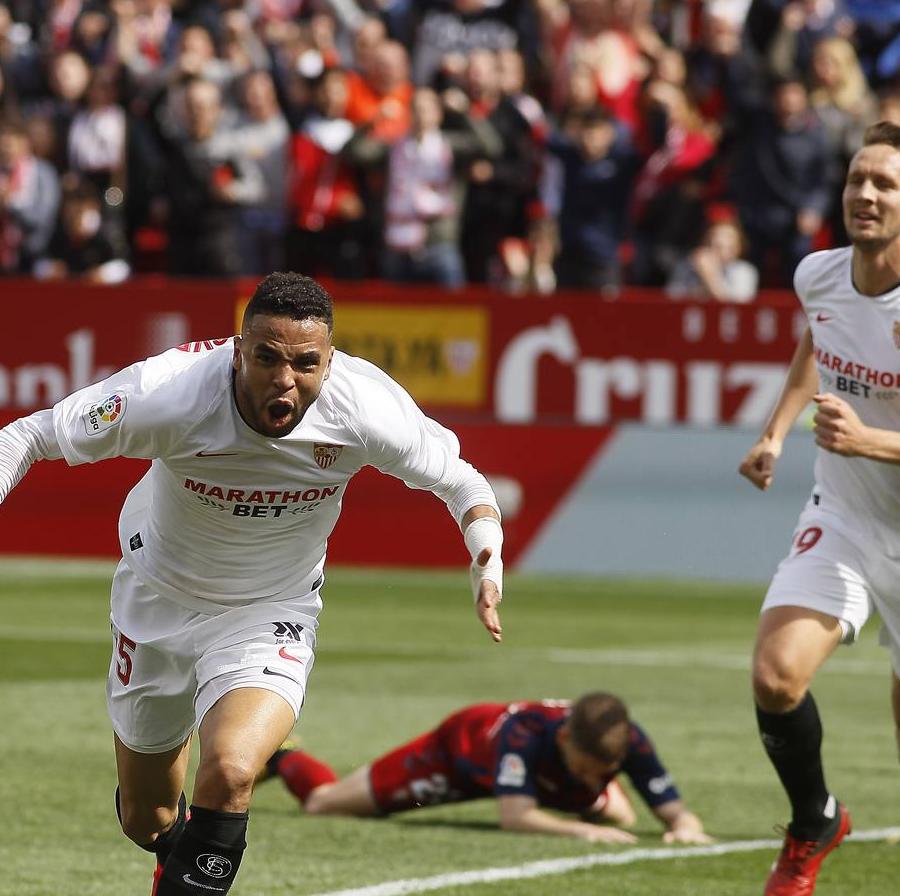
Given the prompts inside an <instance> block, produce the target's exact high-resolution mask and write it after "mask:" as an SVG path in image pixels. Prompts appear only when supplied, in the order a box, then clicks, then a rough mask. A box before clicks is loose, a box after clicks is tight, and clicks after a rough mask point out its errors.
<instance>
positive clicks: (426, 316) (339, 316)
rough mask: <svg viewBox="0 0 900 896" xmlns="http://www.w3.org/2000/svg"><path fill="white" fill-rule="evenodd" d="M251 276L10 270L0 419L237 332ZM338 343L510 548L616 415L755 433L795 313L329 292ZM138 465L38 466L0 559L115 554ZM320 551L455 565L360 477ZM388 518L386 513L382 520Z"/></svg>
mask: <svg viewBox="0 0 900 896" xmlns="http://www.w3.org/2000/svg"><path fill="white" fill-rule="evenodd" d="M252 287H253V284H252V283H230V282H223V283H208V282H199V283H193V282H185V281H181V282H173V281H168V280H150V281H140V280H139V281H134V282H130V283H128V284H125V285H123V286H120V287H95V286H87V285H81V284H70V283H66V284H36V283H33V282H30V281H5V283H4V286H3V296H4V316H5V321H6V326H7V337H6V339H5V340H4V342H3V348H2V350H0V424H3V423H6V422H8V421H9V420H11V419H14V418H16V417H19V416H22V415H24V414H27V413H30V412H32V411H34V410H37V409H39V408H42V407H48V406H50V405H52V404H53V403H54V402H55V401H58V400H59V399H60V398H62V397H63V396H64V395H66V394H68V393H70V392H72V391H74V390H76V389H78V388H80V387H82V386H84V385H87V384H88V383H91V382H94V381H96V380H98V379H102V378H103V377H104V376H105V375H107V374H108V373H109V372H111V371H113V370H116V369H118V368H120V367H123V366H126V365H127V364H129V363H131V362H132V361H134V360H137V359H140V358H143V357H146V356H148V355H151V354H155V353H157V352H159V351H162V350H164V349H166V348H168V347H171V346H173V345H178V344H180V343H183V342H187V341H192V340H204V339H212V338H217V337H221V336H227V335H229V334H230V333H232V332H234V329H235V327H236V321H237V319H238V317H239V314H240V311H241V308H242V306H243V302H244V301H245V300H246V297H247V296H248V295H249V293H250V292H251V291H252ZM332 291H333V294H334V296H335V300H336V342H337V344H338V346H339V347H343V348H346V349H348V350H350V351H353V352H355V353H359V354H363V355H365V356H367V357H369V358H370V359H371V360H373V361H375V362H376V363H378V364H380V366H383V367H384V368H385V369H386V370H387V371H388V372H389V373H391V374H392V375H393V376H395V378H397V379H398V380H399V381H400V382H401V383H403V384H404V385H405V386H406V387H407V388H408V389H409V390H410V391H411V392H412V394H413V395H414V397H416V398H417V400H418V401H419V402H420V404H422V405H423V407H425V408H426V410H428V411H429V412H430V413H432V414H434V415H435V416H436V417H438V418H439V419H441V420H442V421H444V422H446V423H447V424H448V425H450V426H451V427H452V428H453V429H454V430H455V431H457V433H458V434H459V435H460V440H461V443H462V446H463V453H464V455H465V456H466V457H467V458H468V459H469V460H471V461H472V462H473V463H474V464H475V465H476V466H477V467H479V468H480V469H482V470H483V471H484V472H485V473H486V474H487V475H488V476H489V477H490V478H491V480H492V482H493V483H494V485H495V488H496V489H497V491H498V493H500V494H502V496H503V497H502V500H503V502H504V506H505V509H506V511H507V515H506V531H507V557H508V559H509V560H510V561H512V562H514V561H515V558H516V557H517V556H518V555H519V554H520V553H521V552H522V551H523V550H524V549H525V548H526V547H527V545H528V543H529V542H530V540H531V539H532V538H533V537H534V536H535V534H536V533H537V532H538V531H539V530H540V528H541V526H542V524H543V522H544V521H545V520H546V519H547V517H548V515H549V514H550V513H551V512H552V510H553V508H554V506H556V504H557V503H558V502H559V501H561V500H562V499H563V498H564V497H565V495H566V494H567V491H568V490H569V489H571V488H572V486H573V484H574V483H575V482H576V480H577V478H578V475H579V473H580V472H581V470H582V469H583V468H584V466H585V465H586V464H587V463H588V462H589V460H590V459H591V458H592V457H594V456H595V455H596V453H597V452H598V451H600V450H602V446H603V444H604V442H605V440H606V438H607V436H608V434H609V431H610V429H609V427H611V426H613V425H615V424H616V423H619V422H622V421H642V422H644V423H646V424H649V425H657V426H668V425H672V424H688V425H720V424H740V425H750V426H757V425H759V424H760V422H761V421H762V420H763V419H764V418H765V416H766V414H767V413H768V411H769V409H770V408H771V406H772V404H773V402H774V400H775V397H776V396H777V392H778V388H779V386H780V383H781V380H782V377H783V374H784V370H785V366H786V364H787V362H788V360H789V358H790V355H791V352H792V350H793V346H794V344H795V342H796V339H797V336H798V335H799V328H800V327H802V325H803V319H802V315H801V314H800V313H799V311H798V308H797V305H796V302H795V300H793V298H792V297H791V296H790V295H789V294H775V295H771V296H766V297H763V300H762V301H761V302H759V303H756V304H754V305H752V306H724V305H718V304H715V303H709V304H702V303H699V304H698V303H675V302H669V301H666V300H665V299H664V298H663V297H662V296H661V295H660V294H658V293H653V292H643V293H641V292H637V293H633V294H632V293H629V294H627V295H626V297H625V298H624V299H623V300H620V301H615V302H610V301H604V300H600V299H597V298H595V297H593V296H590V295H587V294H584V295H574V294H570V295H559V296H555V297H553V298H550V299H539V298H533V299H532V298H525V299H520V298H510V297H508V296H504V295H497V294H495V293H490V292H487V291H478V290H470V291H466V292H464V293H453V294H448V293H442V292H441V291H439V290H434V289H429V290H422V289H417V288H409V287H407V288H398V287H394V286H389V285H386V284H365V285H357V284H352V285H351V284H334V285H333V288H332ZM144 468H145V463H144V462H141V461H128V460H117V461H109V462H105V463H102V464H98V465H97V466H95V467H82V468H78V469H74V470H73V469H68V468H67V467H66V466H65V464H64V463H62V462H56V463H44V464H38V465H36V466H35V467H34V468H33V469H32V471H31V473H30V474H29V476H28V477H27V478H26V480H25V481H24V482H23V483H22V484H21V485H20V486H18V487H17V488H16V489H15V491H14V492H13V493H12V494H11V495H10V497H9V498H8V499H7V501H6V503H5V504H4V505H3V508H2V510H0V553H7V554H11V553H39V554H73V555H78V554H82V555H99V556H103V555H114V554H115V553H116V552H117V545H116V534H115V533H116V517H117V514H118V509H119V506H120V504H121V501H122V499H123V497H124V495H125V493H126V491H127V489H128V488H129V487H130V485H131V484H132V483H133V482H134V481H135V480H136V479H137V478H138V477H139V476H140V475H141V473H142V471H143V469H144ZM346 506H347V510H348V512H346V513H345V514H344V517H343V518H342V520H341V523H340V524H339V526H338V529H337V531H336V533H335V537H334V539H333V541H332V542H331V545H330V556H331V558H332V559H333V560H335V561H338V562H355V563H367V564H391V563H395V562H396V563H401V562H408V558H409V556H410V547H412V553H413V554H414V555H415V556H416V557H417V562H418V563H421V564H423V565H448V564H455V563H458V562H459V560H460V559H461V558H462V556H463V549H462V547H461V545H460V543H459V539H458V538H456V537H453V532H452V522H451V521H450V520H449V518H448V517H447V514H446V511H445V510H444V509H443V507H442V506H441V505H440V503H439V502H437V501H436V500H435V499H433V498H431V497H430V496H428V495H422V494H420V493H416V492H412V491H410V490H408V489H406V488H404V487H403V485H402V484H400V483H397V482H396V481H392V480H388V479H386V478H385V477H381V476H378V475H376V474H374V473H372V472H371V471H364V472H363V473H362V474H360V476H359V477H358V479H357V480H356V481H354V484H353V485H352V486H351V487H350V490H349V494H348V497H347V501H346ZM388 523H390V525H388Z"/></svg>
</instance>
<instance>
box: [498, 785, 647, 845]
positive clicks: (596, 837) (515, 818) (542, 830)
mask: <svg viewBox="0 0 900 896" xmlns="http://www.w3.org/2000/svg"><path fill="white" fill-rule="evenodd" d="M497 808H498V811H499V814H500V827H501V828H503V830H504V831H518V832H520V833H524V834H560V835H562V836H564V837H577V838H578V839H579V840H586V841H587V842H588V843H636V842H637V837H635V836H634V834H629V833H628V831H623V830H621V829H619V828H611V827H604V826H602V825H596V824H591V823H590V822H589V821H576V820H575V819H572V818H559V817H558V816H556V815H552V814H551V813H549V812H545V811H544V810H543V809H541V808H540V806H538V803H537V800H535V799H534V798H533V797H530V796H519V795H509V796H498V797H497Z"/></svg>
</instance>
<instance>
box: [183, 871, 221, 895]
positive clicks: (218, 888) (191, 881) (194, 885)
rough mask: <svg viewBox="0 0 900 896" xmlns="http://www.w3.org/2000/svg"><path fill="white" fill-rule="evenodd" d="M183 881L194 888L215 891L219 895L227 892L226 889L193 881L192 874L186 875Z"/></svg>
mask: <svg viewBox="0 0 900 896" xmlns="http://www.w3.org/2000/svg"><path fill="white" fill-rule="evenodd" d="M181 879H182V880H183V881H184V882H185V883H186V884H190V885H191V886H192V887H200V888H201V889H203V890H215V891H216V892H217V893H224V892H225V888H224V887H212V886H210V885H209V884H201V883H200V881H197V880H192V879H191V876H190V874H185V875H184V876H183V877H182V878H181Z"/></svg>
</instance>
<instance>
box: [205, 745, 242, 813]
mask: <svg viewBox="0 0 900 896" xmlns="http://www.w3.org/2000/svg"><path fill="white" fill-rule="evenodd" d="M256 773H257V769H256V767H255V766H254V765H252V764H251V763H249V762H247V761H245V760H244V758H243V757H241V756H215V757H211V758H208V759H205V760H203V761H202V762H201V764H200V768H198V769H197V785H196V790H197V794H196V795H195V802H198V803H199V804H201V805H204V806H214V807H216V808H218V809H220V810H222V811H226V812H243V811H245V810H246V809H247V807H248V806H249V804H250V795H251V793H252V792H253V783H254V781H255V780H256Z"/></svg>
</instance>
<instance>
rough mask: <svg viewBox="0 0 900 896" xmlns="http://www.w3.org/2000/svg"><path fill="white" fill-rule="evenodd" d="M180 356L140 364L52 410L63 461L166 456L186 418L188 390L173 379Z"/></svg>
mask: <svg viewBox="0 0 900 896" xmlns="http://www.w3.org/2000/svg"><path fill="white" fill-rule="evenodd" d="M180 354H181V355H183V354H184V353H180ZM178 355H179V353H177V352H175V351H168V352H165V353H164V354H162V355H157V356H155V357H153V358H148V359H147V360H146V361H139V362H137V363H136V364H132V365H131V366H130V367H126V368H124V369H123V370H120V371H118V372H117V373H114V374H112V375H111V376H110V377H108V378H107V379H105V380H103V381H102V382H100V383H94V384H93V385H91V386H86V387H85V388H84V389H80V390H79V391H77V392H73V393H72V394H71V395H69V396H68V397H66V398H64V399H63V400H62V401H60V402H59V403H58V404H57V405H55V406H54V408H53V425H54V428H55V430H56V437H57V439H58V440H59V445H60V448H61V450H62V453H63V457H65V459H66V461H67V462H68V463H69V464H70V465H72V466H74V465H76V464H84V463H95V462H96V461H100V460H106V459H107V458H111V457H140V458H147V459H152V458H155V457H160V456H162V455H164V454H165V452H166V450H167V448H169V447H170V446H171V445H172V443H173V441H174V440H175V439H176V438H177V437H178V432H179V422H178V421H179V420H184V419H185V418H188V419H189V417H190V407H189V405H190V402H191V395H190V389H189V386H187V387H186V386H183V385H181V384H179V383H178V382H176V377H175V376H174V375H175V374H176V373H177V372H178V371H179V369H180V368H179V363H180V362H181V363H183V362H182V358H180V357H179V356H178Z"/></svg>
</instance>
